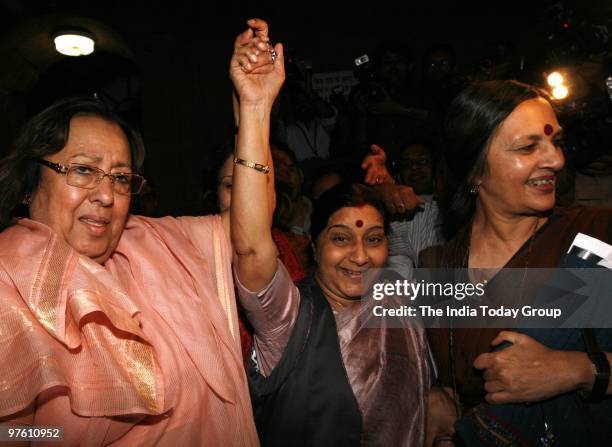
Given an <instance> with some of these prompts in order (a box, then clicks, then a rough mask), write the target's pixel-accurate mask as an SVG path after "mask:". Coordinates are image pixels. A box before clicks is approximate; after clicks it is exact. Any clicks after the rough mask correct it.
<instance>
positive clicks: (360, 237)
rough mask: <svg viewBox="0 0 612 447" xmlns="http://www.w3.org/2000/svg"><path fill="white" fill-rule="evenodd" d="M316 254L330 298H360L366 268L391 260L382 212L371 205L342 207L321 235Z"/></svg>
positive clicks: (331, 218) (320, 273)
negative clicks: (388, 257) (389, 258)
mask: <svg viewBox="0 0 612 447" xmlns="http://www.w3.org/2000/svg"><path fill="white" fill-rule="evenodd" d="M315 254H316V260H317V264H318V267H317V279H318V281H319V284H320V285H321V287H322V289H323V292H324V293H325V295H326V296H327V297H328V298H330V299H331V300H332V301H333V300H334V299H345V300H346V299H358V298H360V296H361V294H362V286H361V279H362V277H363V275H364V274H365V272H366V271H367V270H368V269H370V268H372V267H379V268H380V267H384V266H385V265H386V263H387V238H386V236H385V230H384V221H383V217H382V215H381V214H380V213H379V212H378V210H377V209H376V208H374V207H373V206H371V205H364V206H360V207H345V208H341V209H339V210H338V211H336V212H335V213H334V214H332V215H331V217H330V218H329V221H328V224H327V227H326V228H325V229H324V230H323V231H322V232H321V233H320V234H319V236H318V237H317V240H316V244H315Z"/></svg>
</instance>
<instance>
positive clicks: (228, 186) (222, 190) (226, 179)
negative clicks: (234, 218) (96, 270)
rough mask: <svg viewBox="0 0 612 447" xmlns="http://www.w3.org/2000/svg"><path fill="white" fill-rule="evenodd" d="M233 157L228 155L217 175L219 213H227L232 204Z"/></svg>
mask: <svg viewBox="0 0 612 447" xmlns="http://www.w3.org/2000/svg"><path fill="white" fill-rule="evenodd" d="M233 172H234V156H233V155H230V156H229V157H227V160H225V163H223V165H222V166H221V169H219V172H218V173H217V203H218V204H219V211H221V212H223V211H227V210H229V208H230V204H231V203H232V184H233V178H234V177H233Z"/></svg>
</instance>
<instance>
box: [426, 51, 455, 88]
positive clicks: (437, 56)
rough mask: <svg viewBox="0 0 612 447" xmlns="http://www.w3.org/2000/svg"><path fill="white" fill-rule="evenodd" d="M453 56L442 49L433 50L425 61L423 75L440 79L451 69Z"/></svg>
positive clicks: (432, 78) (436, 79)
mask: <svg viewBox="0 0 612 447" xmlns="http://www.w3.org/2000/svg"><path fill="white" fill-rule="evenodd" d="M453 68H454V67H453V56H452V55H451V54H450V53H448V52H447V51H444V50H438V51H434V52H433V53H431V54H430V55H429V57H428V58H427V61H426V62H425V77H426V78H428V79H430V80H432V81H441V80H442V79H444V78H446V77H447V76H448V75H450V74H451V73H452V71H453Z"/></svg>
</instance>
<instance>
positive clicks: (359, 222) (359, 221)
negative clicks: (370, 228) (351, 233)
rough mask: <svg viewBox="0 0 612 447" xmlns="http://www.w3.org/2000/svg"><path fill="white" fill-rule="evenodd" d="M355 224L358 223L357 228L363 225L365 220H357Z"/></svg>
mask: <svg viewBox="0 0 612 447" xmlns="http://www.w3.org/2000/svg"><path fill="white" fill-rule="evenodd" d="M355 225H357V228H361V227H363V220H358V221H357V222H355Z"/></svg>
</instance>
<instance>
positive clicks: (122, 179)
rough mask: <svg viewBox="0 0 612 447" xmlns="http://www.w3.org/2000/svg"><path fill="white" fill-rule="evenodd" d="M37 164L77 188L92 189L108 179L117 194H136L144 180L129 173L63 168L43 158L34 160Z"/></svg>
mask: <svg viewBox="0 0 612 447" xmlns="http://www.w3.org/2000/svg"><path fill="white" fill-rule="evenodd" d="M36 161H37V162H38V163H40V164H41V165H43V166H46V167H48V168H51V169H53V170H54V171H55V172H57V173H58V174H64V175H65V176H66V183H67V184H69V185H70V186H76V187H77V188H85V189H94V188H95V187H96V186H98V185H99V184H100V183H101V182H102V180H104V177H108V178H109V179H110V181H111V183H112V184H113V190H114V191H115V192H116V193H118V194H123V195H130V194H138V193H139V192H140V191H141V190H142V187H143V185H144V184H145V182H146V180H145V178H144V177H143V176H141V175H138V174H132V173H129V172H112V173H109V172H104V171H103V170H102V169H98V168H96V167H94V166H89V165H82V164H77V163H70V164H69V165H68V166H63V165H60V164H58V163H53V162H51V161H49V160H45V159H43V158H38V159H36Z"/></svg>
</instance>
